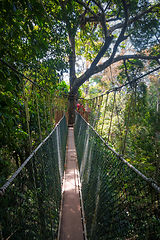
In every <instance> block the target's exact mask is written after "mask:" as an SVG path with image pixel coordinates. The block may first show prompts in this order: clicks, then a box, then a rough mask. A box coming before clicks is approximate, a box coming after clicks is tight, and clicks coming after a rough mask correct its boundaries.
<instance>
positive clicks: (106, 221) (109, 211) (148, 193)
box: [74, 113, 160, 240]
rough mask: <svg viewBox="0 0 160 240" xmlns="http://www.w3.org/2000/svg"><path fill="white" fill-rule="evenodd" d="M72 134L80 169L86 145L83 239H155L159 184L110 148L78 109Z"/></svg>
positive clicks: (159, 221) (159, 213)
mask: <svg viewBox="0 0 160 240" xmlns="http://www.w3.org/2000/svg"><path fill="white" fill-rule="evenodd" d="M80 126H81V131H80V133H79V134H78V132H79V127H80ZM74 135H75V145H76V151H77V159H78V164H79V168H80V169H81V166H82V164H83V162H84V159H83V156H84V155H83V153H84V152H85V148H87V153H86V154H85V158H86V159H85V166H84V169H83V176H82V175H81V191H82V198H83V206H84V212H85V220H86V231H87V239H92V240H96V239H111V240H113V239H159V238H160V231H159V226H160V211H159V209H160V188H159V187H158V186H157V184H156V183H155V182H154V180H152V179H150V178H147V177H146V176H145V175H143V174H142V173H141V172H140V171H138V170H137V169H136V168H135V167H133V166H132V165H131V164H130V163H128V162H127V161H126V160H125V159H124V158H123V157H122V156H121V155H119V154H118V153H117V152H116V151H115V150H114V149H112V148H111V147H110V146H109V145H108V144H107V143H106V142H105V141H104V140H103V139H102V137H101V136H99V135H98V133H97V132H96V131H95V130H94V129H93V127H92V126H91V125H90V124H89V123H87V122H86V121H85V120H84V119H83V118H82V117H81V116H80V115H79V114H78V113H76V120H75V125H74ZM88 135H89V142H88V144H84V142H85V139H86V136H88ZM79 142H81V144H79ZM90 149H92V150H91V151H90ZM91 159H92V164H90V161H91ZM88 173H90V174H89V178H88Z"/></svg>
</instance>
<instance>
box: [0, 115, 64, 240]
mask: <svg viewBox="0 0 160 240" xmlns="http://www.w3.org/2000/svg"><path fill="white" fill-rule="evenodd" d="M67 131H68V127H67V122H66V118H65V116H64V117H63V118H62V119H61V120H60V122H59V123H58V124H57V125H56V127H55V128H54V129H53V130H52V132H51V133H50V134H49V135H48V137H47V138H46V139H45V140H44V141H43V142H42V143H41V144H40V145H39V146H38V147H37V148H36V149H35V150H34V151H33V153H32V154H31V155H30V156H29V157H28V158H27V159H26V161H25V162H24V163H23V165H22V166H21V167H20V168H19V169H18V170H17V171H16V172H15V174H14V175H13V176H12V177H11V178H10V179H9V180H8V181H7V182H6V183H5V184H4V185H3V186H2V188H1V196H0V206H1V208H0V226H1V233H2V239H10V238H11V239H36V240H37V239H48V240H49V239H56V238H57V231H58V224H59V211H60V204H61V191H62V189H61V188H62V185H61V183H62V177H63V172H64V163H65V151H66V142H67Z"/></svg>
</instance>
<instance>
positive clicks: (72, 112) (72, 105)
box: [68, 94, 76, 125]
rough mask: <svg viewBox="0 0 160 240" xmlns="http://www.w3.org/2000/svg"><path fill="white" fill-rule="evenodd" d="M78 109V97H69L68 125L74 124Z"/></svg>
mask: <svg viewBox="0 0 160 240" xmlns="http://www.w3.org/2000/svg"><path fill="white" fill-rule="evenodd" d="M75 108H76V95H71V94H70V95H69V98H68V125H73V124H74V119H75Z"/></svg>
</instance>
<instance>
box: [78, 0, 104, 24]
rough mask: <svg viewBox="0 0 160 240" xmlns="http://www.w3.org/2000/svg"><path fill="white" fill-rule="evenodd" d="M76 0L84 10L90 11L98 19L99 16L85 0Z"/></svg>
mask: <svg viewBox="0 0 160 240" xmlns="http://www.w3.org/2000/svg"><path fill="white" fill-rule="evenodd" d="M76 2H77V3H79V4H80V5H82V6H83V7H84V8H85V9H86V10H88V12H90V13H91V14H92V15H93V16H94V17H95V18H96V19H99V16H97V14H96V13H95V12H94V11H92V10H91V9H90V8H89V7H88V5H87V4H86V3H85V2H83V1H80V0H76Z"/></svg>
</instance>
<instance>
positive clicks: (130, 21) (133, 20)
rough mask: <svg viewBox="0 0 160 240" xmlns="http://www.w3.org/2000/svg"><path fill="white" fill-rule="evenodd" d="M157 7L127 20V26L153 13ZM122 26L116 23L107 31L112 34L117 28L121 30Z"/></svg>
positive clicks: (157, 5) (159, 4)
mask: <svg viewBox="0 0 160 240" xmlns="http://www.w3.org/2000/svg"><path fill="white" fill-rule="evenodd" d="M157 7H160V3H158V4H156V5H154V6H152V7H150V8H148V9H146V10H144V11H143V12H141V13H140V14H137V15H136V16H135V17H133V18H131V19H129V20H128V25H130V24H132V23H133V22H135V21H137V20H139V19H140V18H141V17H143V16H144V15H145V14H147V13H150V12H153V11H154V8H157ZM123 25H124V23H118V24H116V25H114V26H112V27H110V29H109V30H108V31H109V33H110V34H112V32H113V31H115V30H117V29H119V28H122V27H123Z"/></svg>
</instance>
